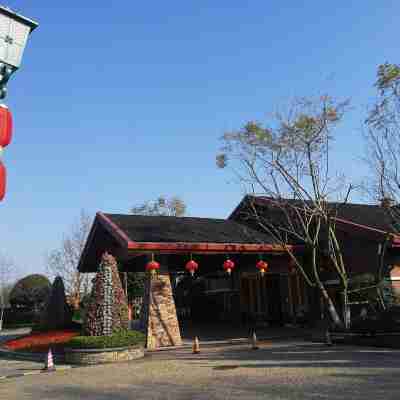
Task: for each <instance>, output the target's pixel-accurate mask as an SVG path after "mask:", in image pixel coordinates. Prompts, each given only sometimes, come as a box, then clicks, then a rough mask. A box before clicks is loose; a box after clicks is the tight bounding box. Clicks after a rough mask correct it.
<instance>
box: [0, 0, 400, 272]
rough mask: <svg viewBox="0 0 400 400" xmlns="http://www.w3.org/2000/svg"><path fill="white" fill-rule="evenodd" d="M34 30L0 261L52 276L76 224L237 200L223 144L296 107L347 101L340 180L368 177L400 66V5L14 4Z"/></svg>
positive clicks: (21, 91) (21, 80)
mask: <svg viewBox="0 0 400 400" xmlns="http://www.w3.org/2000/svg"><path fill="white" fill-rule="evenodd" d="M7 4H8V5H9V6H11V7H12V8H14V9H16V10H17V11H19V12H21V13H23V14H25V15H26V16H29V17H32V18H33V19H37V20H38V21H39V23H40V27H39V28H38V29H37V31H35V32H34V33H33V35H32V37H31V40H30V42H29V43H28V48H27V50H26V52H25V56H24V59H23V65H22V68H21V70H20V71H19V72H17V73H16V74H15V76H14V77H13V78H12V80H11V81H10V83H9V85H8V86H9V96H8V98H7V102H8V104H9V106H10V108H11V110H12V112H13V115H14V120H15V131H14V140H13V142H12V144H11V145H10V146H9V147H8V148H7V149H6V153H5V163H6V165H7V168H8V178H9V179H8V180H9V183H8V193H7V197H6V200H5V201H4V202H3V203H0V208H1V210H2V211H1V221H2V224H1V229H0V249H1V250H2V251H4V252H5V253H7V254H8V255H9V256H11V257H13V258H14V259H15V261H16V263H17V265H18V267H19V270H20V271H19V273H20V275H23V274H25V273H30V272H33V271H40V272H41V271H44V257H43V256H44V254H45V253H46V252H47V251H48V250H51V249H53V248H55V247H57V246H58V245H59V244H60V241H61V239H62V234H63V232H66V231H68V228H69V226H70V225H71V224H72V223H73V222H74V220H76V218H77V217H78V215H79V212H80V209H82V208H84V209H86V210H87V211H88V212H89V213H90V214H92V215H94V213H95V212H96V211H98V210H101V211H105V212H118V213H124V212H127V211H128V210H129V208H130V207H131V206H132V205H133V204H136V203H140V202H143V201H145V200H148V199H154V198H156V197H157V196H158V195H159V194H166V195H168V194H176V195H179V196H181V197H182V198H183V199H184V200H185V202H186V203H187V204H188V208H189V209H188V211H189V214H190V215H193V216H210V217H226V216H227V215H228V214H229V213H230V211H231V210H232V209H233V208H234V206H235V205H236V204H237V203H238V202H239V200H240V199H241V197H242V192H241V189H240V188H239V187H238V186H237V185H236V184H234V183H230V180H231V177H230V176H229V175H228V174H227V173H226V172H224V171H219V170H217V169H216V167H215V162H214V159H215V154H216V152H217V150H218V147H219V140H218V138H219V137H220V136H221V135H222V134H223V133H224V131H226V130H229V129H233V128H237V127H240V126H241V125H242V124H243V123H244V122H245V121H247V120H250V119H258V120H264V119H265V116H266V113H267V112H268V111H271V110H273V109H274V107H275V105H276V104H280V103H282V102H284V101H286V100H287V99H289V98H290V97H292V96H303V95H314V94H319V93H321V92H327V93H331V94H333V95H335V96H339V97H350V98H351V99H352V104H353V107H354V108H353V111H352V112H351V114H350V115H349V116H348V118H347V120H346V124H345V125H344V126H343V128H342V129H341V131H340V133H339V138H338V140H337V144H336V148H337V149H338V150H339V151H340V153H338V154H337V156H336V165H337V166H339V167H341V168H343V169H344V170H345V171H346V172H347V173H348V174H349V175H350V176H354V177H355V178H358V177H360V176H361V175H362V174H363V173H364V171H363V167H362V166H360V165H359V162H358V161H357V157H358V155H361V150H362V142H361V140H360V133H359V129H360V121H361V120H362V118H363V116H364V111H365V105H366V104H367V103H368V102H369V101H371V99H372V97H373V95H374V91H373V87H372V85H373V82H374V80H375V73H376V67H377V65H378V64H380V63H383V62H385V61H389V62H393V63H398V62H400V59H399V34H398V28H399V15H400V3H399V2H398V1H389V0H387V1H382V2H377V1H376V0H364V1H339V2H324V1H303V2H301V1H296V2H294V1H289V0H286V1H269V2H268V1H265V0H264V1H249V2H244V1H232V0H230V1H227V0H219V1H215V0H213V1H211V0H203V1H186V2H184V1H174V0H172V1H169V2H166V1H147V2H128V1H125V2H116V1H114V2H112V1H108V2H99V1H96V2H95V1H85V2H82V1H79V2H78V1H68V2H59V1H57V2H53V1H40V2H39V1H35V2H28V1H22V0H20V1H18V0H14V1H9V2H8V3H7Z"/></svg>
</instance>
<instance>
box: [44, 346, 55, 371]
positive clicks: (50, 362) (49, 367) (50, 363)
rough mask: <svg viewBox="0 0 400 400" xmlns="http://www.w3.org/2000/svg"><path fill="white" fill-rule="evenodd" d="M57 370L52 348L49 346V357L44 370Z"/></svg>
mask: <svg viewBox="0 0 400 400" xmlns="http://www.w3.org/2000/svg"><path fill="white" fill-rule="evenodd" d="M55 370H56V367H55V366H54V363H53V353H52V352H51V348H50V347H49V351H48V353H47V357H46V359H45V361H44V368H43V369H42V371H44V372H52V371H55Z"/></svg>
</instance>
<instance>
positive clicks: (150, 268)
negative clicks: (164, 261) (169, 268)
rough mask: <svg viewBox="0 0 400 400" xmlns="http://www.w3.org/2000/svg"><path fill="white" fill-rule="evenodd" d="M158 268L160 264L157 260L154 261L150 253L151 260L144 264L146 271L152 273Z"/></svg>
mask: <svg viewBox="0 0 400 400" xmlns="http://www.w3.org/2000/svg"><path fill="white" fill-rule="evenodd" d="M159 269H160V264H159V263H158V262H157V261H154V255H153V254H152V255H151V261H149V262H148V263H147V265H146V271H150V273H151V274H152V275H154V274H155V273H156V271H158V270H159Z"/></svg>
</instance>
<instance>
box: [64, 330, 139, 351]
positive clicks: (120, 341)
mask: <svg viewBox="0 0 400 400" xmlns="http://www.w3.org/2000/svg"><path fill="white" fill-rule="evenodd" d="M144 342H145V336H144V334H143V333H142V332H138V331H128V330H121V331H118V332H115V333H113V334H112V335H110V336H75V337H74V338H72V339H71V340H70V341H69V342H68V343H67V344H66V347H70V348H73V349H105V348H112V347H127V346H136V345H144Z"/></svg>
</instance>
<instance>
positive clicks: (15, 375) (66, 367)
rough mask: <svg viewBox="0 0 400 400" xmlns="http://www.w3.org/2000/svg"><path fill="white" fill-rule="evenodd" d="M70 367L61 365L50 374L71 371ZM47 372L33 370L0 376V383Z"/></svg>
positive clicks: (47, 372)
mask: <svg viewBox="0 0 400 400" xmlns="http://www.w3.org/2000/svg"><path fill="white" fill-rule="evenodd" d="M72 368H74V367H72V366H71V365H63V366H59V367H56V369H55V371H51V372H57V371H66V370H67V369H72ZM49 373H50V372H49V371H43V370H41V369H38V370H33V371H28V372H21V373H18V374H11V375H0V382H1V381H3V380H6V379H11V378H21V377H23V376H28V375H39V374H49Z"/></svg>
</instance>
